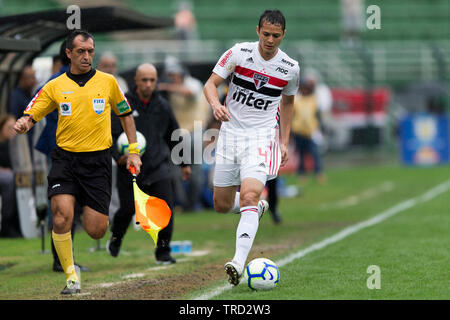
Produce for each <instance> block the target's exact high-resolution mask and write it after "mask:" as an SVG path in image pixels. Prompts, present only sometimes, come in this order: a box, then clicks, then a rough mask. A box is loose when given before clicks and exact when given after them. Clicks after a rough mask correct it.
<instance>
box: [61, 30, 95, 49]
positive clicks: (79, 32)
mask: <svg viewBox="0 0 450 320" xmlns="http://www.w3.org/2000/svg"><path fill="white" fill-rule="evenodd" d="M80 35H81V36H82V37H83V39H84V40H87V39H89V38H91V39H92V40H94V36H93V35H92V34H90V33H89V32H87V31H85V30H81V29H76V30H73V31H72V32H71V33H69V35H68V36H67V38H66V47H67V49H69V50H72V49H73V40H74V39H75V38H76V37H77V36H80Z"/></svg>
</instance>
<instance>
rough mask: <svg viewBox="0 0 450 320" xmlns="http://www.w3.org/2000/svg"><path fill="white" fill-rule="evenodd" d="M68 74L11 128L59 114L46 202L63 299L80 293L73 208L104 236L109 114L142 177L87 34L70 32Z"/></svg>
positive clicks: (119, 96) (124, 116) (115, 96)
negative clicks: (117, 122)
mask: <svg viewBox="0 0 450 320" xmlns="http://www.w3.org/2000/svg"><path fill="white" fill-rule="evenodd" d="M66 43H67V48H66V54H67V57H68V58H69V59H70V61H71V62H70V71H68V72H66V73H64V74H62V75H61V76H59V77H57V78H55V79H53V80H52V81H50V82H48V83H47V84H46V85H45V86H44V87H43V88H42V89H41V90H40V91H39V92H38V93H37V94H36V95H35V97H34V98H33V99H32V100H31V102H30V103H29V105H28V106H27V108H26V109H25V111H24V116H23V117H21V118H19V119H18V120H17V122H16V124H15V127H14V129H15V130H16V131H17V132H18V133H26V132H27V131H28V130H30V129H31V128H32V127H33V125H34V123H36V122H37V121H40V120H41V119H42V118H44V117H45V116H46V115H47V114H48V113H50V112H52V111H53V110H55V109H56V110H58V126H57V130H56V144H57V147H56V148H55V149H54V150H53V151H52V153H51V158H52V168H51V170H50V172H49V174H48V197H49V199H50V200H51V206H52V213H53V231H52V238H53V241H54V243H55V248H56V252H57V253H58V257H59V260H60V261H61V265H62V267H63V269H64V272H65V275H66V286H65V287H64V289H63V290H62V291H61V294H73V293H78V292H80V288H81V284H80V279H79V275H78V274H77V273H78V272H76V270H75V266H74V262H73V257H72V238H71V226H72V220H73V215H74V205H75V201H77V202H78V203H79V204H80V205H81V206H82V208H83V227H84V229H85V230H86V232H87V233H88V234H89V235H90V236H91V237H92V238H93V239H100V238H102V237H103V236H104V234H105V232H106V229H107V227H108V211H109V203H110V200H111V188H112V187H111V183H112V182H111V175H112V171H111V165H112V164H111V145H112V137H111V109H112V110H113V111H114V113H115V114H116V115H117V116H119V117H120V122H121V125H122V127H123V129H124V131H125V133H126V135H127V137H128V141H130V156H129V157H128V159H127V164H126V166H127V168H129V167H130V166H131V165H133V166H134V167H135V168H136V172H137V173H139V172H140V167H141V159H140V157H139V150H138V148H137V139H136V127H135V124H134V119H133V117H132V116H131V108H130V106H129V104H128V101H127V99H126V98H125V96H124V94H123V93H122V91H121V90H120V88H119V85H118V84H117V81H116V80H115V79H114V77H113V76H112V75H109V74H106V73H103V72H101V71H98V70H95V69H94V68H92V66H91V64H92V60H93V58H94V53H95V46H94V38H93V36H92V35H91V34H89V33H88V32H86V31H83V30H75V31H72V32H71V33H70V34H69V35H68V36H67V39H66Z"/></svg>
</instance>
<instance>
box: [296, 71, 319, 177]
mask: <svg viewBox="0 0 450 320" xmlns="http://www.w3.org/2000/svg"><path fill="white" fill-rule="evenodd" d="M315 85H316V83H315V80H313V79H305V80H303V82H302V83H301V85H300V94H297V97H296V99H295V102H294V117H293V119H292V133H293V134H294V138H295V144H296V147H297V150H298V152H299V155H300V164H299V167H298V170H297V172H298V174H299V176H300V178H301V179H302V178H304V177H305V174H306V167H305V159H306V157H305V155H306V154H307V153H309V154H310V155H311V156H312V157H313V160H314V174H315V175H316V178H317V181H318V182H319V183H325V182H326V177H325V175H324V174H323V172H322V171H323V168H322V159H321V157H320V153H319V149H318V144H320V143H321V142H322V140H323V137H322V133H321V130H320V119H319V108H318V103H317V97H316V95H315Z"/></svg>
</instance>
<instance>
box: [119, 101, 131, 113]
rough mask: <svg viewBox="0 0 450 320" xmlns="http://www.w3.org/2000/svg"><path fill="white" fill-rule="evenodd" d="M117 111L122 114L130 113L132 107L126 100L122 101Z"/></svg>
mask: <svg viewBox="0 0 450 320" xmlns="http://www.w3.org/2000/svg"><path fill="white" fill-rule="evenodd" d="M117 109H118V110H119V112H120V114H122V113H125V112H127V111H130V106H129V105H128V103H127V102H126V101H125V100H122V101H121V102H119V103H118V104H117Z"/></svg>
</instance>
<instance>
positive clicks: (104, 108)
mask: <svg viewBox="0 0 450 320" xmlns="http://www.w3.org/2000/svg"><path fill="white" fill-rule="evenodd" d="M55 109H58V115H59V117H58V128H57V130H56V144H57V145H58V146H59V147H60V148H62V149H64V150H67V151H71V152H90V151H99V150H105V149H108V148H110V147H111V145H112V137H111V109H112V110H114V113H115V114H116V115H118V116H122V115H128V114H129V113H130V112H131V108H130V105H129V104H128V101H127V99H126V98H125V95H124V94H123V92H122V91H121V90H120V88H119V85H118V84H117V81H116V79H115V78H114V77H113V76H112V75H110V74H107V73H104V72H101V71H98V70H96V72H95V75H94V76H93V77H92V78H91V79H89V81H88V82H86V84H85V85H84V86H83V87H80V86H79V85H78V84H77V83H76V82H75V81H73V80H72V79H70V78H69V77H68V76H67V74H65V73H64V74H62V75H60V76H59V77H57V78H55V79H53V80H51V81H49V82H48V83H47V84H46V85H45V86H44V87H43V88H42V89H41V90H40V91H39V92H38V93H37V94H36V96H35V97H34V98H33V100H31V102H30V103H29V105H28V106H27V108H26V109H25V111H24V114H29V115H33V120H34V121H36V122H37V121H40V120H41V119H42V118H44V117H45V116H46V115H47V114H48V113H50V112H52V111H53V110H55Z"/></svg>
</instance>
